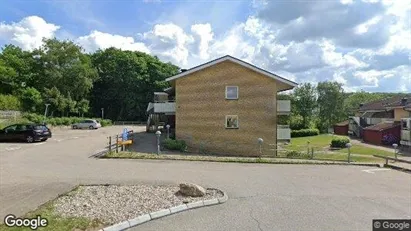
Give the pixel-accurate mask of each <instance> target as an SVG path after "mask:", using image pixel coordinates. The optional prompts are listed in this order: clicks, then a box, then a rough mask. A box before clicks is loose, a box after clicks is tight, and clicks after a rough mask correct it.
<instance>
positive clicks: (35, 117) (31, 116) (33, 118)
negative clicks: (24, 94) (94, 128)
mask: <svg viewBox="0 0 411 231" xmlns="http://www.w3.org/2000/svg"><path fill="white" fill-rule="evenodd" d="M22 117H23V118H25V119H27V120H28V121H30V122H32V123H43V121H44V116H42V115H39V114H35V113H24V114H23V116H22ZM84 119H86V118H81V117H47V119H46V120H45V122H46V124H48V125H51V126H70V125H72V124H75V123H78V122H80V121H82V120H84ZM95 120H98V121H100V123H101V126H102V127H106V126H110V125H112V122H111V120H109V119H104V120H102V119H99V118H95Z"/></svg>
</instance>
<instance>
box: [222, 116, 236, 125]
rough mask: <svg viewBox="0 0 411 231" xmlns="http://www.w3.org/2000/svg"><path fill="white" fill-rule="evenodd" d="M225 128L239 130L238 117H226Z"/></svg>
mask: <svg viewBox="0 0 411 231" xmlns="http://www.w3.org/2000/svg"><path fill="white" fill-rule="evenodd" d="M225 128H238V116H236V115H227V116H225Z"/></svg>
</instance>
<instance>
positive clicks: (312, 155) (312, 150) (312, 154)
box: [311, 148, 314, 159]
mask: <svg viewBox="0 0 411 231" xmlns="http://www.w3.org/2000/svg"><path fill="white" fill-rule="evenodd" d="M311 159H314V148H311Z"/></svg>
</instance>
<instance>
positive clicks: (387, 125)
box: [364, 122, 401, 131]
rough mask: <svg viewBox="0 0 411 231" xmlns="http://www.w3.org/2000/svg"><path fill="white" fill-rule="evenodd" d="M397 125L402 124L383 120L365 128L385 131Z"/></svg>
mask: <svg viewBox="0 0 411 231" xmlns="http://www.w3.org/2000/svg"><path fill="white" fill-rule="evenodd" d="M397 126H401V125H400V124H399V123H387V122H382V123H379V124H375V125H372V126H369V127H366V128H364V130H372V131H383V130H386V129H389V128H394V127H397Z"/></svg>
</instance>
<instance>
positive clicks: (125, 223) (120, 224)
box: [103, 221, 130, 231]
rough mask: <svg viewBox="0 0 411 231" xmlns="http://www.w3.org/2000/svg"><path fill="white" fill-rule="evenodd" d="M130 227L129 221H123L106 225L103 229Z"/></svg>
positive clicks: (112, 229)
mask: <svg viewBox="0 0 411 231" xmlns="http://www.w3.org/2000/svg"><path fill="white" fill-rule="evenodd" d="M128 228H130V223H129V222H128V221H123V222H121V223H117V224H115V225H112V226H109V227H106V228H104V229H103V231H117V230H125V229H128Z"/></svg>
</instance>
